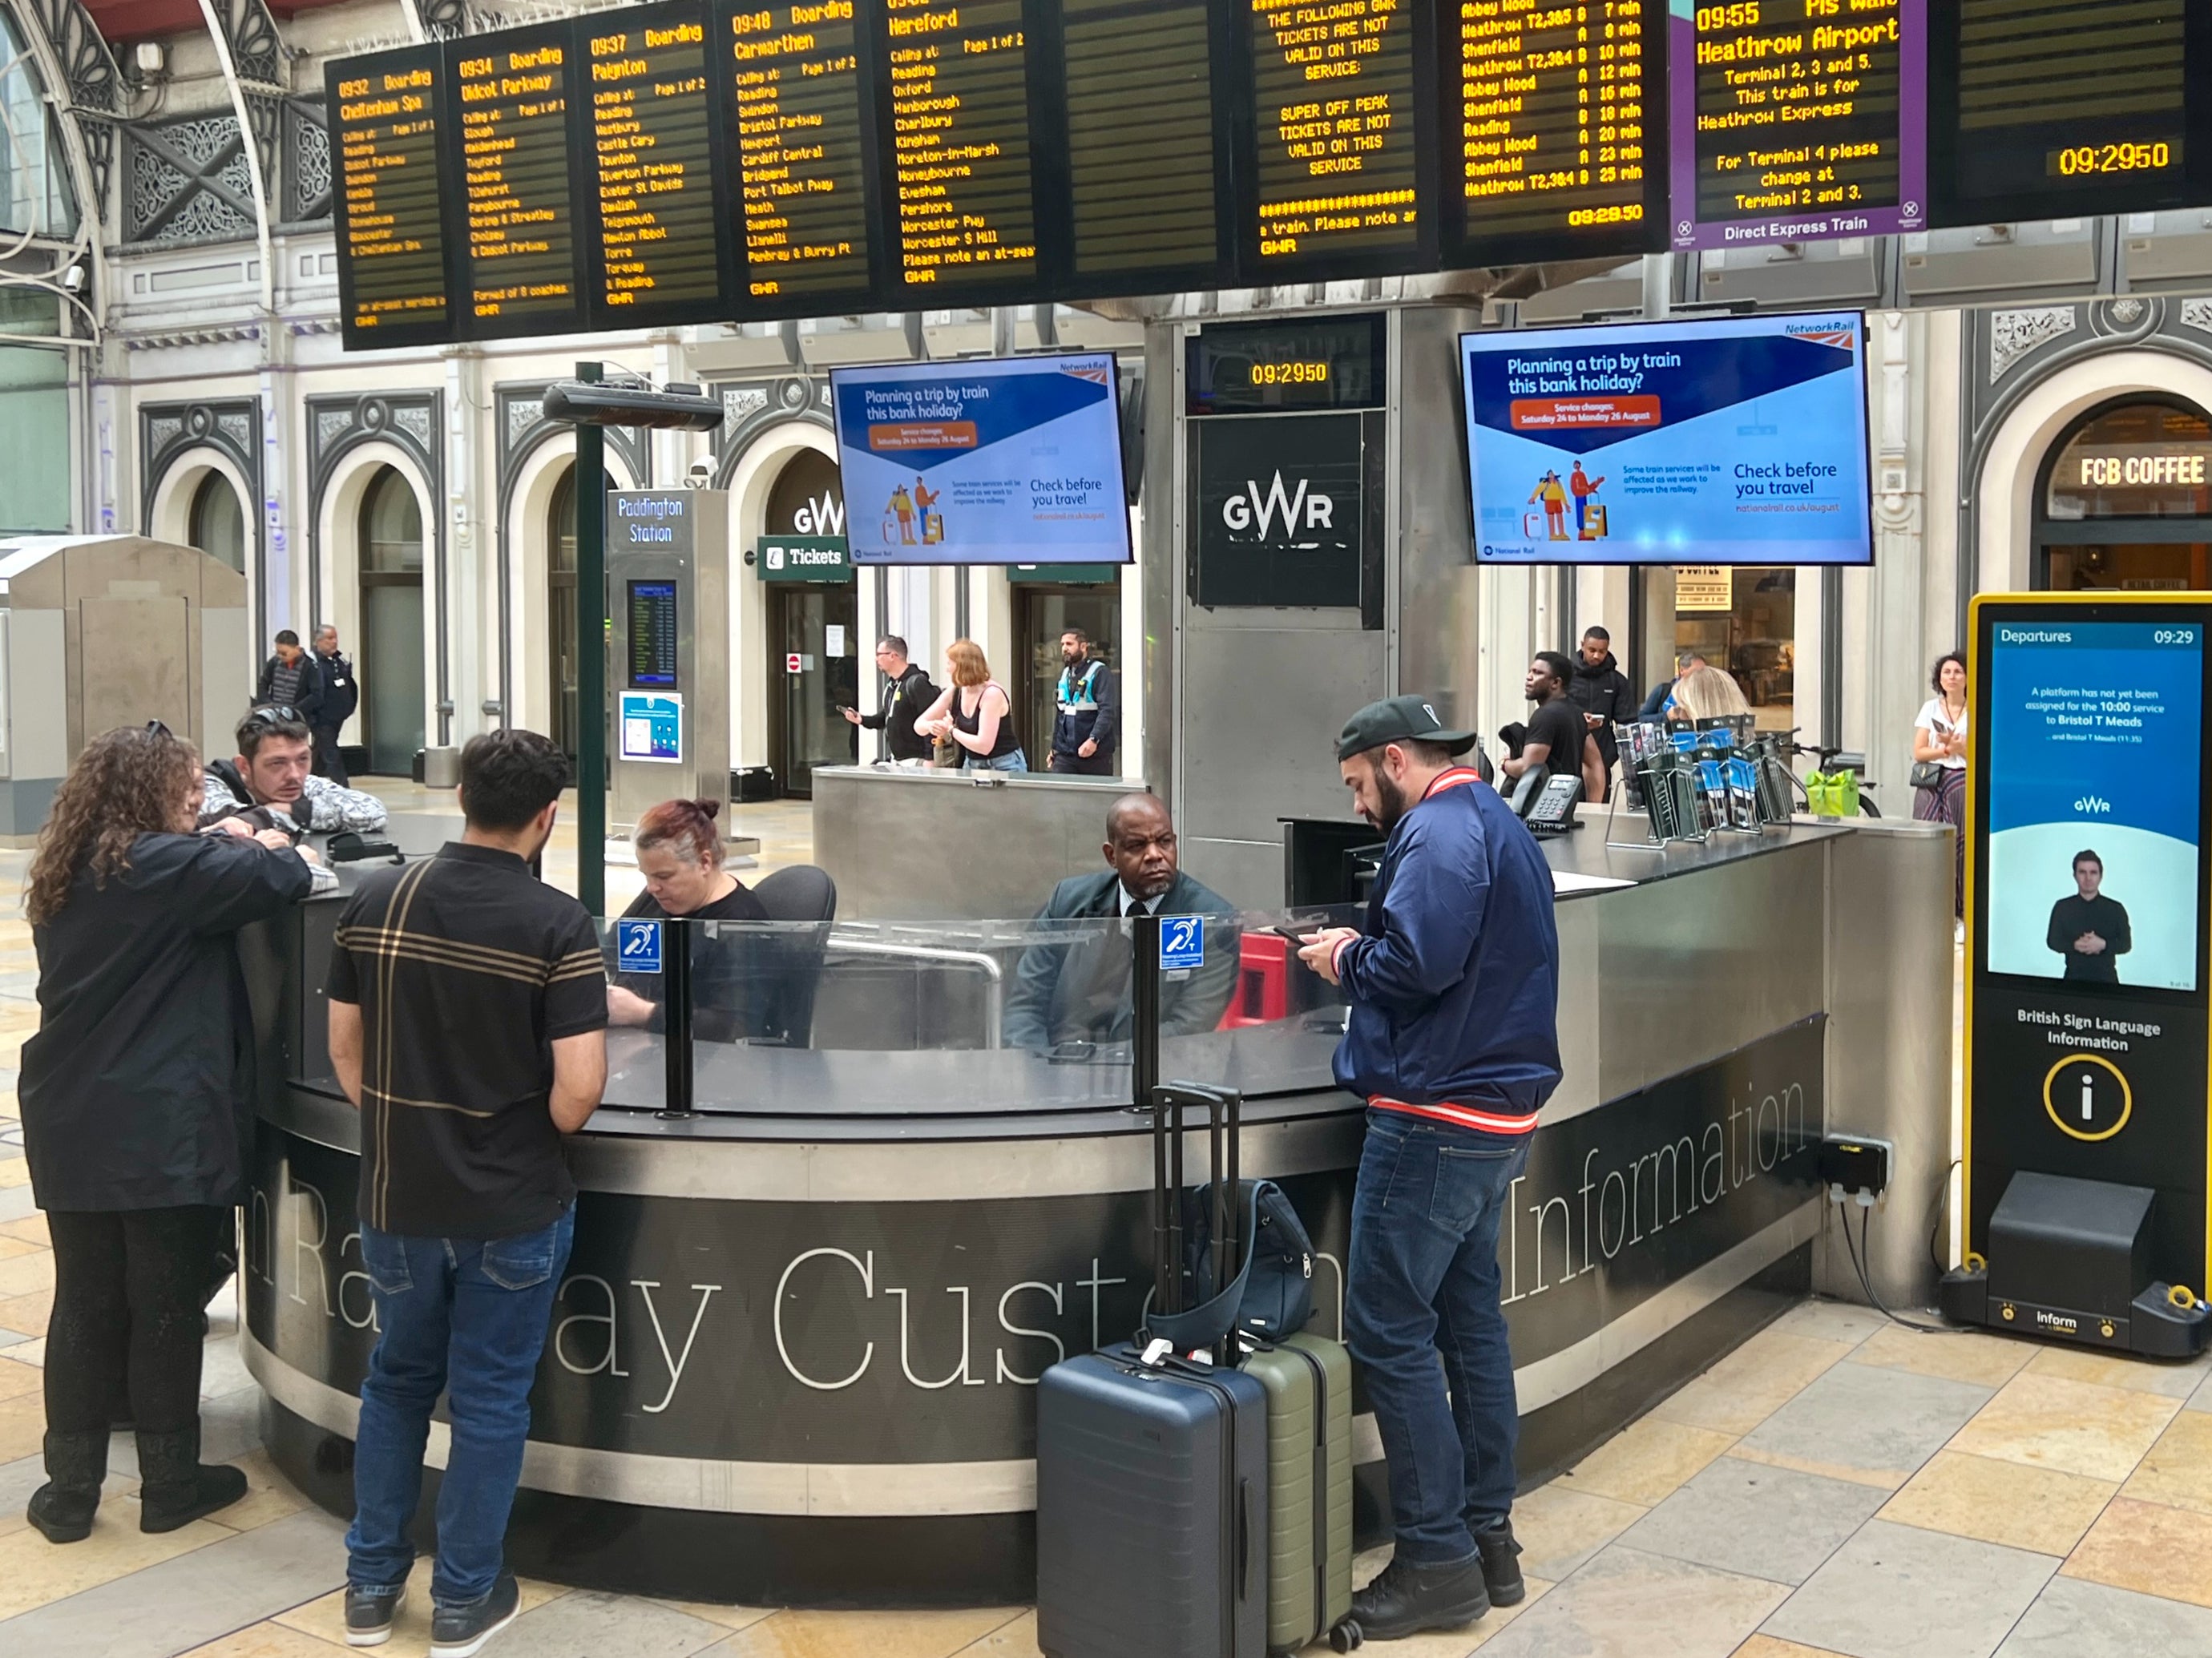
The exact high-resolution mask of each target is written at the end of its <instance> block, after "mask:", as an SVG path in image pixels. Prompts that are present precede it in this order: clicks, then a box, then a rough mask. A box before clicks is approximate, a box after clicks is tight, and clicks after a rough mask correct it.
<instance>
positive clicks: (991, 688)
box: [914, 639, 1030, 771]
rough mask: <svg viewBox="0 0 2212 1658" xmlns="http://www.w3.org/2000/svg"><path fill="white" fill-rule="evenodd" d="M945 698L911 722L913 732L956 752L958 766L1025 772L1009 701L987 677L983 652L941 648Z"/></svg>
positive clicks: (957, 644) (969, 646) (969, 643)
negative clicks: (947, 742) (948, 745)
mask: <svg viewBox="0 0 2212 1658" xmlns="http://www.w3.org/2000/svg"><path fill="white" fill-rule="evenodd" d="M945 671H946V677H948V678H950V679H951V682H952V683H951V685H949V686H948V687H946V689H945V694H944V695H941V696H939V698H938V699H937V701H934V702H933V703H931V704H930V705H929V710H928V712H927V713H926V714H923V715H922V717H921V719H919V720H915V722H914V728H915V730H916V731H919V732H928V733H929V734H930V735H931V736H932V737H934V738H938V739H939V740H940V741H944V740H947V739H949V740H951V742H952V743H953V744H955V745H956V746H957V748H958V750H959V752H960V763H961V764H962V765H963V766H966V767H969V768H973V769H977V770H982V771H1027V770H1028V769H1029V768H1030V762H1029V756H1027V755H1026V754H1024V752H1023V751H1022V742H1021V738H1020V737H1019V736H1018V735H1017V734H1016V732H1015V731H1014V700H1013V698H1012V697H1011V696H1008V695H1006V687H1005V686H1003V685H1001V684H1000V683H999V682H998V681H997V680H995V679H994V678H992V677H991V665H990V663H989V662H987V661H986V660H985V659H984V656H983V647H981V646H980V645H978V644H977V643H976V642H975V641H974V640H972V639H956V640H954V641H952V643H951V645H950V646H948V647H946V648H945Z"/></svg>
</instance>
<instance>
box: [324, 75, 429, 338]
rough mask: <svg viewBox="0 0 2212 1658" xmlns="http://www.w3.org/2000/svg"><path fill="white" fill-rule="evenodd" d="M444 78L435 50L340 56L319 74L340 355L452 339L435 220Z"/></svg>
mask: <svg viewBox="0 0 2212 1658" xmlns="http://www.w3.org/2000/svg"><path fill="white" fill-rule="evenodd" d="M445 76H446V68H445V59H444V58H443V56H442V55H441V53H440V52H439V50H438V48H437V47H435V46H413V47H410V48H408V49H407V50H405V51H404V52H378V53H376V54H375V55H374V56H373V57H368V58H349V59H347V60H346V62H345V63H343V64H332V65H331V67H330V69H329V71H328V73H327V75H326V76H325V88H326V89H327V92H328V97H329V101H328V103H327V105H326V106H325V107H327V108H328V109H329V110H330V112H331V143H332V144H333V145H335V146H336V147H337V152H338V164H337V190H336V191H335V192H334V195H335V200H336V207H335V210H334V212H335V217H336V219H337V246H338V295H339V310H340V314H341V315H342V316H343V318H344V319H345V320H344V326H345V343H346V344H347V346H348V347H349V348H351V347H355V346H389V345H406V344H409V343H413V342H416V341H421V340H436V339H444V338H449V337H452V333H453V312H452V309H451V307H450V306H449V304H448V301H447V288H446V240H445V228H444V222H443V220H442V217H441V213H442V204H443V203H444V201H445V199H446V197H447V196H448V195H450V194H451V193H452V191H451V189H450V187H449V186H448V185H447V183H446V181H445V180H444V179H443V178H442V176H441V173H442V169H443V168H444V167H446V166H447V161H446V156H445V149H444V145H443V143H441V139H442V137H444V118H443V114H442V112H441V100H442V99H443V97H444V95H445Z"/></svg>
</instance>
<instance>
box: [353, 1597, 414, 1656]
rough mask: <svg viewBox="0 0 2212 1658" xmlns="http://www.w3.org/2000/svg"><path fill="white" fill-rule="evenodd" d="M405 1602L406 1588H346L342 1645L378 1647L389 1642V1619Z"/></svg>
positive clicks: (390, 1620)
mask: <svg viewBox="0 0 2212 1658" xmlns="http://www.w3.org/2000/svg"><path fill="white" fill-rule="evenodd" d="M406 1600H407V1585H406V1584H404V1583H393V1584H392V1585H390V1586H389V1587H386V1585H384V1584H375V1585H372V1586H369V1587H366V1588H363V1587H361V1586H358V1585H356V1584H351V1583H349V1584H348V1585H346V1602H345V1612H346V1644H347V1645H348V1646H349V1647H380V1646H382V1645H383V1644H384V1643H386V1641H389V1640H390V1639H391V1638H392V1619H395V1618H397V1617H398V1616H399V1608H400V1606H402V1605H404V1603H405V1601H406Z"/></svg>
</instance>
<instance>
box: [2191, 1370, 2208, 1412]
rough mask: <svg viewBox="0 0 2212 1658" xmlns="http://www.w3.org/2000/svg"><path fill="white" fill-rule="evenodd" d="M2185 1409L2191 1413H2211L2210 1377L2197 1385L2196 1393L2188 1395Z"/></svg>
mask: <svg viewBox="0 0 2212 1658" xmlns="http://www.w3.org/2000/svg"><path fill="white" fill-rule="evenodd" d="M2185 1409H2188V1410H2191V1411H2212V1377H2207V1378H2206V1379H2205V1380H2204V1381H2203V1382H2198V1383H2197V1391H2196V1392H2195V1393H2193V1394H2190V1395H2189V1403H2188V1405H2187V1406H2185Z"/></svg>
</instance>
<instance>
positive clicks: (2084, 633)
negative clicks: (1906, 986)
mask: <svg viewBox="0 0 2212 1658" xmlns="http://www.w3.org/2000/svg"><path fill="white" fill-rule="evenodd" d="M1989 625H1990V635H1989V646H1988V649H1987V652H1986V653H1985V655H1984V661H1985V663H1986V664H1987V666H1986V668H1985V669H1984V672H1985V673H1986V675H1987V677H1988V683H1987V685H1986V686H1985V687H1984V688H1983V689H1982V693H1981V695H1980V696H1979V698H1978V708H1979V709H1980V711H1981V714H1982V718H1983V720H1984V726H1983V730H1982V732H1980V734H1979V736H1978V737H1977V738H1975V739H1974V740H1975V741H1976V742H1978V743H1980V744H1987V749H1986V753H1985V756H1984V762H1983V768H1982V773H1981V774H1982V775H1983V776H1984V777H1985V778H1986V779H1987V780H1988V784H1987V791H1988V797H1989V798H1988V799H1987V801H1986V802H1985V803H1984V805H1983V807H1982V809H1981V816H1982V817H1983V820H1984V824H1985V826H1986V828H1985V833H1986V834H1987V835H1988V840H1987V842H1986V845H1987V847H1988V853H1987V856H1986V858H1985V859H1984V865H1983V867H1984V869H1985V870H1986V872H1987V874H1986V876H1985V878H1984V879H1985V890H1986V893H1987V903H1988V917H1989V957H1988V962H1987V967H1988V969H1989V971H1990V972H1992V973H2016V974H2021V975H2028V976H2031V977H2034V978H2043V979H2062V980H2064V981H2068V982H2069V984H2081V985H2099V984H2104V985H2126V986H2133V987H2138V988H2142V989H2151V990H2183V991H2193V990H2195V989H2196V988H2197V954H2198V950H2197V945H2198V938H2197V929H2198V926H2199V925H2200V921H2199V917H2200V914H2201V913H2202V911H2203V897H2202V895H2201V894H2200V892H2199V890H2198V884H2197V879H2198V869H2199V865H2200V857H2199V850H2200V849H2199V834H2200V825H2201V823H2202V822H2203V799H2202V793H2201V791H2202V781H2203V779H2202V769H2203V742H2204V731H2203V718H2204V716H2203V696H2204V632H2205V629H2204V626H2203V623H2202V622H2201V621H2198V620H2184V621H2171V622H2157V621H2149V622H2133V621H2130V622H2086V623H2085V622H2038V621H2034V620H2033V619H2027V620H2021V621H1999V622H1994V623H1990V624H1989Z"/></svg>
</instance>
